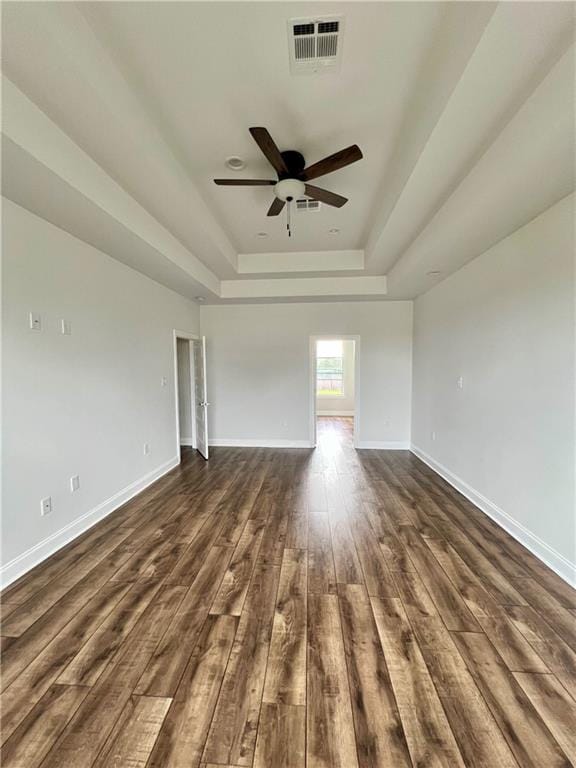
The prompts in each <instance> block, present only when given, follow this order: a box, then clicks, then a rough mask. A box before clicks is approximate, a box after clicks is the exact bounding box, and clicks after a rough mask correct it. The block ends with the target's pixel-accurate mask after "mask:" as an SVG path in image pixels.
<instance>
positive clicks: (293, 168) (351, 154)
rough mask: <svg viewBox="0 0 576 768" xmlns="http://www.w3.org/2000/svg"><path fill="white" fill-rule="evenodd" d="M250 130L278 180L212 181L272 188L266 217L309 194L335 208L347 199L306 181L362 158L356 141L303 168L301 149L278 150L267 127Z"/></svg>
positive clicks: (227, 184)
mask: <svg viewBox="0 0 576 768" xmlns="http://www.w3.org/2000/svg"><path fill="white" fill-rule="evenodd" d="M250 133H251V134H252V138H253V139H254V141H255V142H256V144H258V146H259V147H260V149H261V150H262V152H263V153H264V155H265V156H266V158H267V160H268V162H269V163H270V165H271V166H272V167H273V168H274V170H275V171H276V173H277V175H278V179H277V180H269V179H214V183H215V184H222V185H224V186H233V187H252V186H271V187H274V195H275V198H274V200H273V202H272V205H271V206H270V208H269V209H268V214H267V215H268V216H278V214H279V213H280V212H281V211H282V209H283V208H284V206H285V205H286V203H290V202H291V201H292V200H296V199H298V198H300V197H303V196H306V197H310V198H312V200H320V201H321V202H323V203H326V205H332V206H334V207H336V208H341V207H342V206H343V205H344V204H345V203H347V202H348V198H347V197H342V195H337V194H336V193H334V192H329V191H328V190H327V189H322V188H321V187H315V186H313V185H312V184H308V182H309V181H311V180H312V179H317V178H318V177H319V176H324V175H325V174H327V173H332V171H338V170H339V169H340V168H344V167H345V166H347V165H350V164H351V163H355V162H356V161H357V160H361V159H362V152H361V151H360V148H359V147H358V146H357V145H356V144H352V146H350V147H346V149H341V150H340V152H336V153H335V154H333V155H330V156H329V157H325V158H324V160H320V161H319V162H317V163H314V165H310V166H308V168H306V162H305V160H304V157H303V156H302V155H301V154H300V152H296V151H295V150H292V149H290V150H287V151H286V152H280V150H279V149H278V147H277V146H276V144H275V143H274V140H273V138H272V136H270V134H269V133H268V131H267V130H266V128H250Z"/></svg>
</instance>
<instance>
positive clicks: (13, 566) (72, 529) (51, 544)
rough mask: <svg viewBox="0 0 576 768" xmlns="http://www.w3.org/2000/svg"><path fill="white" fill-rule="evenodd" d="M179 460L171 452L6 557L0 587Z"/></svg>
mask: <svg viewBox="0 0 576 768" xmlns="http://www.w3.org/2000/svg"><path fill="white" fill-rule="evenodd" d="M179 463H180V458H179V457H178V456H174V457H173V458H172V459H170V460H169V461H167V462H165V463H164V464H162V465H160V466H159V467H157V468H156V469H153V470H152V471H151V472H149V473H148V474H147V475H144V477H141V478H140V479H139V480H136V481H135V482H133V483H131V484H130V485H128V486H126V488H123V489H122V490H121V491H118V493H115V494H114V496H111V497H110V498H109V499H106V501H103V502H102V503H101V504H98V506H97V507H94V508H93V509H91V510H90V511H89V512H86V513H85V514H84V515H82V516H81V517H79V518H77V519H76V520H73V521H72V522H71V523H69V524H68V525H65V526H64V528H61V529H60V530H59V531H56V533H53V534H52V535H51V536H48V537H47V538H46V539H43V541H40V542H38V544H35V545H34V546H33V547H31V548H30V549H28V550H26V552H23V553H22V554H21V555H18V557H15V558H14V559H13V560H10V561H9V562H8V563H6V564H5V565H3V566H2V567H1V568H0V588H4V587H7V586H8V584H11V583H12V582H13V581H16V579H18V578H20V576H23V575H24V574H25V573H27V572H28V571H29V570H30V569H32V568H34V566H36V565H39V563H41V562H42V561H43V560H46V558H48V557H50V556H51V555H53V554H54V553H55V552H57V551H58V550H59V549H62V547H64V546H65V545H66V544H69V543H70V542H71V541H73V540H74V539H75V538H77V537H78V536H80V534H81V533H84V532H85V531H87V530H88V529H89V528H92V526H93V525H96V523H98V522H100V520H102V519H103V518H105V517H107V516H108V515H109V514H111V513H112V512H114V510H116V509H118V507H121V506H122V505H123V504H125V503H126V502H127V501H129V500H130V499H131V498H132V497H133V496H136V495H137V494H139V493H141V491H143V490H144V489H145V488H147V487H148V486H149V485H152V483H154V482H155V481H156V480H158V479H159V478H161V477H162V475H165V474H166V473H167V472H170V470H171V469H174V467H176V466H178V464H179Z"/></svg>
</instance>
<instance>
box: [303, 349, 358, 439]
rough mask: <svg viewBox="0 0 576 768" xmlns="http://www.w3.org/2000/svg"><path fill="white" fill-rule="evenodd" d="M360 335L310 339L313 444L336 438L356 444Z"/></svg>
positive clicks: (311, 428)
mask: <svg viewBox="0 0 576 768" xmlns="http://www.w3.org/2000/svg"><path fill="white" fill-rule="evenodd" d="M359 344H360V337H359V336H350V335H344V336H312V337H311V338H310V358H311V359H310V371H311V377H310V379H311V382H310V385H311V386H310V400H311V403H310V412H311V425H310V432H311V443H312V444H313V445H314V446H316V445H317V444H318V440H320V439H321V440H322V441H323V442H324V441H326V440H330V439H336V440H337V441H338V442H341V443H342V444H344V443H346V444H348V445H353V446H354V447H355V446H356V442H357V434H356V433H357V425H358V415H359V414H358V397H357V394H358V381H359V371H358V348H359Z"/></svg>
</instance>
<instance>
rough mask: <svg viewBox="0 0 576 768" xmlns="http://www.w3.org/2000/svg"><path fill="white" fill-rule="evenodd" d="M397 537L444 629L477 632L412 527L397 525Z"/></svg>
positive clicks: (450, 586) (476, 627)
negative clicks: (398, 527) (429, 597)
mask: <svg viewBox="0 0 576 768" xmlns="http://www.w3.org/2000/svg"><path fill="white" fill-rule="evenodd" d="M399 535H400V537H401V539H402V541H403V542H404V544H405V546H406V548H407V549H408V553H409V555H410V559H411V560H412V562H413V563H414V565H415V566H416V569H417V571H418V573H419V574H420V577H421V578H422V579H423V581H424V582H425V584H426V587H427V589H428V592H429V593H430V595H431V596H432V599H433V600H434V602H435V604H436V608H437V609H438V613H439V614H440V616H441V617H442V619H443V621H444V623H445V624H446V626H447V627H448V629H452V630H457V631H470V632H476V631H479V630H480V627H479V625H478V622H477V621H476V619H475V618H474V617H473V616H472V614H471V613H470V611H469V610H468V607H467V606H466V603H465V602H464V600H463V599H462V597H461V595H460V594H459V593H458V591H457V590H456V588H455V586H454V585H453V584H452V582H451V581H450V579H449V578H448V577H447V576H446V574H445V572H444V571H443V569H442V568H441V566H440V565H439V564H438V562H437V561H436V559H435V558H434V556H433V555H432V553H431V552H430V550H429V549H428V547H427V546H426V544H425V543H424V540H423V539H422V537H421V536H420V535H419V534H418V532H417V531H416V530H415V529H414V528H413V527H412V526H401V528H400V532H399Z"/></svg>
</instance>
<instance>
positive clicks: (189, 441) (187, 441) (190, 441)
mask: <svg viewBox="0 0 576 768" xmlns="http://www.w3.org/2000/svg"><path fill="white" fill-rule="evenodd" d="M180 445H186V446H189V447H190V448H196V445H195V443H194V438H193V437H181V438H180Z"/></svg>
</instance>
